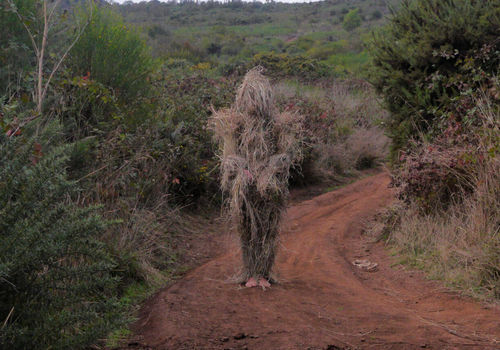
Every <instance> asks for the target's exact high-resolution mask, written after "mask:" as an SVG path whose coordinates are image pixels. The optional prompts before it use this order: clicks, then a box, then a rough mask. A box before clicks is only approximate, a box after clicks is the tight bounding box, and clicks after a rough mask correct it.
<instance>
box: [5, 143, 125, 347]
mask: <svg viewBox="0 0 500 350" xmlns="http://www.w3.org/2000/svg"><path fill="white" fill-rule="evenodd" d="M2 134H3V133H2ZM45 152H46V151H45V150H43V149H42V147H41V145H40V144H38V143H37V142H33V141H30V142H27V143H25V142H24V141H23V140H22V139H21V137H17V138H16V139H6V138H5V137H3V139H0V232H1V235H0V256H1V260H0V319H1V320H2V322H4V323H5V325H4V327H2V333H0V348H3V349H47V348H51V349H76V348H81V347H84V346H88V345H90V344H92V343H93V342H95V341H96V340H97V339H100V338H102V337H104V336H105V335H106V334H107V332H109V331H110V330H111V329H112V328H113V327H114V326H115V325H116V324H117V323H119V322H120V319H121V318H120V317H118V315H117V310H118V308H117V304H116V301H115V299H114V298H113V297H112V295H111V293H112V291H113V290H114V288H115V285H116V282H117V281H116V279H115V278H113V277H112V276H111V273H112V270H113V267H114V266H115V263H114V262H113V261H112V260H111V258H110V257H109V256H108V254H107V253H106V249H105V247H104V246H103V244H102V243H100V242H99V240H98V239H99V237H100V236H101V235H102V233H103V230H104V228H105V226H106V224H105V222H103V221H102V220H101V219H100V218H99V216H97V215H96V214H95V210H96V208H95V207H88V208H79V207H77V206H75V205H74V204H73V203H71V200H70V198H71V195H72V194H75V193H76V191H77V188H76V183H74V182H70V181H68V180H67V179H66V173H65V170H64V169H65V163H66V160H67V157H66V156H65V153H66V151H65V149H62V148H59V149H56V150H54V151H50V152H47V154H45Z"/></svg>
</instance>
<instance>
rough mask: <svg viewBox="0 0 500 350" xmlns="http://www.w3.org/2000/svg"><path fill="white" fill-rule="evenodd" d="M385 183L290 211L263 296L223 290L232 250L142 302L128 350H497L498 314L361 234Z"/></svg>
mask: <svg viewBox="0 0 500 350" xmlns="http://www.w3.org/2000/svg"><path fill="white" fill-rule="evenodd" d="M389 181H390V179H389V176H388V174H386V173H383V174H378V175H375V176H372V177H369V178H365V179H363V180H360V181H358V182H356V183H354V184H352V185H350V186H347V187H344V188H342V189H340V190H337V191H335V192H330V193H326V194H323V195H320V196H318V197H316V198H313V199H312V200H308V201H304V202H301V203H299V204H298V205H296V206H293V207H291V208H290V209H289V223H290V227H289V230H288V231H287V232H286V233H285V234H284V237H283V249H282V250H281V252H280V256H279V259H278V262H277V266H276V269H277V271H278V273H279V275H280V278H281V281H282V283H281V284H277V285H273V286H272V288H270V289H267V290H265V291H264V290H262V289H261V288H252V289H245V288H242V287H241V286H239V285H235V284H231V283H228V279H229V277H230V276H232V275H234V274H235V271H236V268H237V264H236V263H235V261H239V259H240V258H239V256H238V255H237V254H236V255H235V251H236V248H233V249H232V252H230V253H228V254H227V255H224V256H222V257H220V258H218V259H216V260H213V261H211V262H209V263H207V264H205V265H203V266H201V267H199V268H197V269H195V270H193V271H191V272H190V273H189V274H188V275H187V276H185V277H184V278H182V279H181V280H179V281H178V282H176V283H175V284H174V285H172V286H170V287H169V288H167V289H166V290H164V291H162V292H161V293H159V294H158V295H157V296H156V297H155V298H153V299H151V300H150V301H149V302H147V303H146V304H145V305H144V307H143V309H142V313H141V318H140V320H139V321H138V322H137V323H136V325H135V326H134V331H135V333H136V334H137V335H136V339H135V340H134V342H132V343H130V344H129V348H137V349H251V350H252V349H269V350H272V349H304V350H305V349H421V348H430V349H500V310H499V309H498V308H496V307H493V306H491V305H486V304H484V305H483V304H480V303H478V302H474V301H472V300H470V299H468V298H465V297H460V296H459V295H458V294H456V293H453V292H450V291H448V290H447V289H446V288H443V286H442V285H441V284H438V283H436V282H432V281H428V280H425V279H424V278H423V277H422V276H421V275H420V274H419V273H416V272H414V271H413V272H411V271H405V269H404V268H403V267H400V266H397V265H396V266H391V265H394V261H393V260H391V258H389V257H388V255H387V251H386V250H384V247H383V245H382V244H381V243H379V244H376V245H370V244H368V243H367V242H366V241H365V240H364V239H363V237H362V236H361V233H362V230H363V227H364V225H365V223H366V221H367V220H370V219H371V218H372V217H373V216H374V214H375V213H376V212H377V210H378V209H380V208H382V207H384V206H386V205H388V204H389V203H390V202H391V200H392V197H391V192H390V189H388V187H387V186H388V184H389ZM356 259H359V260H365V259H366V260H368V261H370V262H375V263H378V264H379V266H378V268H376V269H375V270H374V271H371V272H369V271H365V270H363V269H361V268H359V267H357V266H355V265H354V264H353V263H352V262H353V261H354V260H356Z"/></svg>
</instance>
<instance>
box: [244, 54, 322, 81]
mask: <svg viewBox="0 0 500 350" xmlns="http://www.w3.org/2000/svg"><path fill="white" fill-rule="evenodd" d="M259 65H260V66H263V67H264V68H266V69H267V72H266V74H267V75H268V76H271V77H275V78H277V77H296V78H300V79H302V80H306V81H312V80H315V79H318V78H321V77H326V76H329V75H330V73H331V72H330V68H329V67H328V66H327V65H326V64H324V63H321V62H320V61H318V60H315V59H309V58H306V57H304V56H295V57H294V56H290V55H288V54H286V53H284V54H276V53H274V52H271V53H260V54H257V55H255V56H254V57H253V58H252V60H251V61H250V63H249V66H250V67H255V66H259Z"/></svg>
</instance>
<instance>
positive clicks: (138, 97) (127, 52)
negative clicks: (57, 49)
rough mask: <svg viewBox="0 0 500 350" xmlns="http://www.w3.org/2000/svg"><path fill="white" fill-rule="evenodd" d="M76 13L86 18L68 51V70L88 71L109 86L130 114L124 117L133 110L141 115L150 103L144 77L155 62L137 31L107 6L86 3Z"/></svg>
mask: <svg viewBox="0 0 500 350" xmlns="http://www.w3.org/2000/svg"><path fill="white" fill-rule="evenodd" d="M90 15H91V17H90ZM78 16H79V17H80V18H81V19H82V20H86V19H87V18H88V19H89V20H90V22H89V24H88V26H87V28H86V30H85V32H84V33H83V34H82V36H81V37H80V39H79V40H78V41H77V43H76V45H75V46H74V48H73V49H72V51H71V55H70V58H69V65H70V68H71V70H72V71H73V72H74V74H76V75H78V76H88V75H90V77H91V78H92V79H94V80H95V81H97V82H98V83H101V84H103V85H104V86H107V87H109V88H111V89H113V91H114V92H115V94H116V96H117V97H118V100H119V101H120V102H121V104H122V105H123V107H124V108H127V109H128V110H129V112H131V113H130V114H132V115H129V116H127V118H129V119H132V118H134V117H135V116H133V111H135V110H138V112H140V114H142V115H143V116H142V117H144V114H147V107H148V105H149V104H150V103H149V102H150V96H149V93H150V83H149V81H148V79H149V77H150V75H151V73H152V72H153V70H154V68H155V63H154V61H153V59H152V58H151V55H150V54H149V49H148V47H147V45H146V43H145V41H144V40H143V39H142V37H141V31H140V30H138V29H136V28H135V27H134V26H130V25H128V24H125V23H124V22H123V19H122V17H121V16H120V15H119V14H117V13H115V12H113V11H112V10H111V9H110V8H109V7H107V6H97V5H88V6H86V7H84V8H81V9H80V10H79V12H78ZM145 109H146V110H145ZM135 118H137V117H135ZM126 121H127V120H125V122H126ZM133 122H135V123H139V122H141V120H133Z"/></svg>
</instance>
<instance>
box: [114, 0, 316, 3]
mask: <svg viewBox="0 0 500 350" xmlns="http://www.w3.org/2000/svg"><path fill="white" fill-rule="evenodd" d="M114 1H115V2H117V3H119V4H123V3H124V2H125V1H127V0H114ZM132 1H133V2H141V1H145V0H132ZM146 1H147V0H146ZM160 1H162V2H166V1H167V0H160ZM274 1H275V2H314V1H321V0H307V1H305V0H274ZM261 2H265V0H261Z"/></svg>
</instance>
